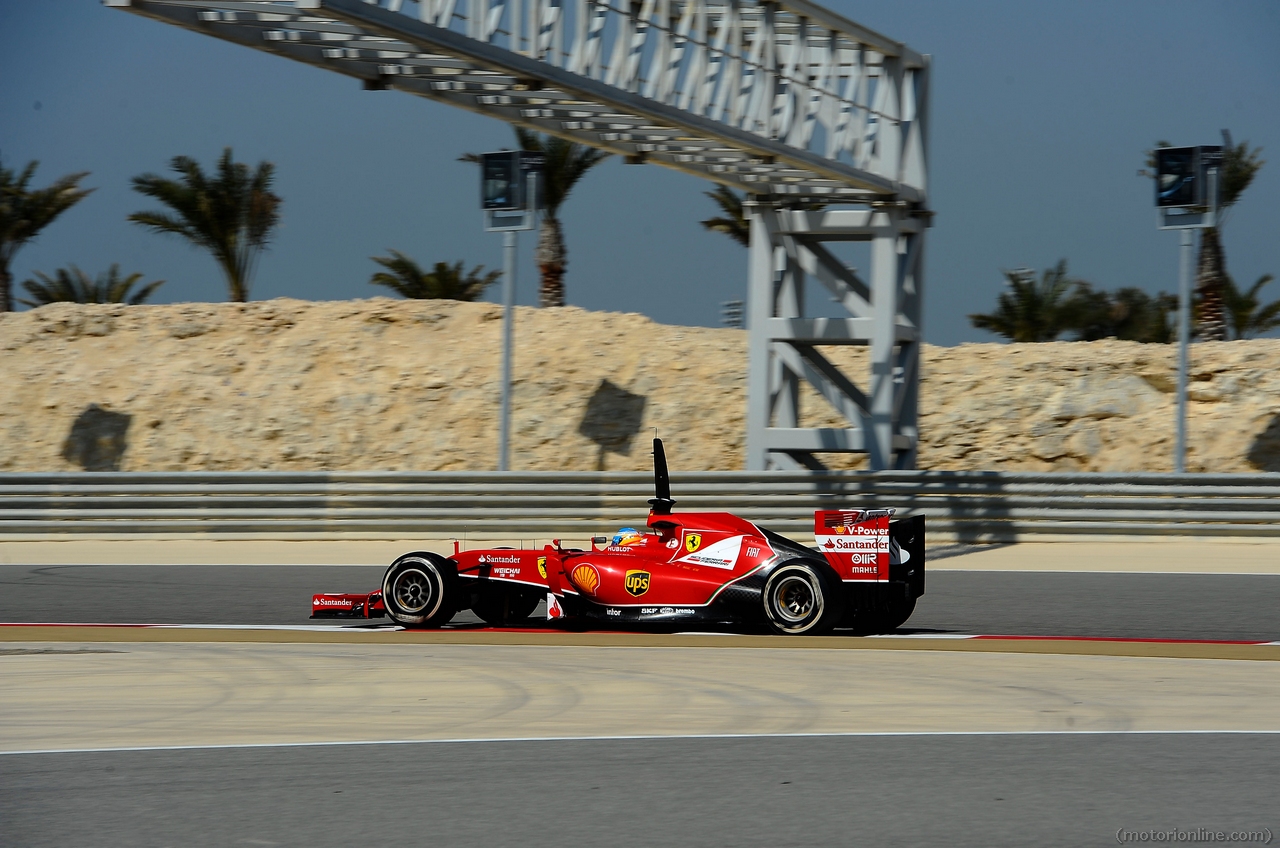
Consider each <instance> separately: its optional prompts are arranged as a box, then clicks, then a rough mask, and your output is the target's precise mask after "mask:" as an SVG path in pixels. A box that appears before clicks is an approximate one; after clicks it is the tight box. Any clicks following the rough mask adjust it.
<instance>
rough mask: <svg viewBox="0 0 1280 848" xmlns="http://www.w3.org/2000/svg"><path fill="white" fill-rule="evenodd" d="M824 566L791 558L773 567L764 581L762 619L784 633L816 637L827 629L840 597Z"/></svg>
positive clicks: (833, 621)
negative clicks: (763, 616)
mask: <svg viewBox="0 0 1280 848" xmlns="http://www.w3.org/2000/svg"><path fill="white" fill-rule="evenodd" d="M834 588H835V585H834V584H833V583H832V581H831V578H830V577H829V576H828V575H827V572H826V567H825V566H824V565H821V564H819V563H816V562H810V561H808V560H792V561H791V562H787V563H784V564H782V565H780V566H778V567H777V568H776V569H774V571H773V573H771V574H770V575H769V577H768V579H767V580H765V583H764V591H763V593H762V596H763V599H764V613H765V620H766V621H767V622H768V624H769V629H771V630H772V631H773V632H774V633H780V634H782V635H784V636H802V635H803V636H816V635H820V634H823V633H829V632H831V629H832V628H833V627H835V624H836V622H837V621H838V620H839V618H840V609H839V607H840V597H839V595H838V594H837V593H836V592H835V591H834Z"/></svg>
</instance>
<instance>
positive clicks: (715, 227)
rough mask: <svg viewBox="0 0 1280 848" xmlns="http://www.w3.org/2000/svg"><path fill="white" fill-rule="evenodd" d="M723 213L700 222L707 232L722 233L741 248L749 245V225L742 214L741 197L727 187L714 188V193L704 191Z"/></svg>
mask: <svg viewBox="0 0 1280 848" xmlns="http://www.w3.org/2000/svg"><path fill="white" fill-rule="evenodd" d="M703 194H705V195H706V196H707V197H709V198H711V199H712V200H713V201H715V204H716V205H717V206H719V207H720V211H721V212H722V213H724V214H723V215H721V216H717V217H715V218H708V219H706V220H705V221H702V222H700V223H701V224H702V226H704V227H706V228H707V229H708V230H711V231H713V232H717V233H724V234H725V235H727V236H728V237H729V238H731V239H733V240H734V241H736V242H737V243H738V244H740V245H742V246H743V247H747V246H749V245H750V244H751V224H750V223H749V222H748V221H747V217H746V214H745V213H744V212H743V206H742V203H743V199H744V198H743V197H742V196H741V195H739V194H738V193H737V192H736V191H734V190H733V189H731V188H729V187H728V186H722V185H721V186H716V187H715V190H714V191H704V192H703Z"/></svg>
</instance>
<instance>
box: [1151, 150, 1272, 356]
mask: <svg viewBox="0 0 1280 848" xmlns="http://www.w3.org/2000/svg"><path fill="white" fill-rule="evenodd" d="M1222 141H1223V145H1222V167H1221V170H1220V173H1219V180H1220V181H1221V186H1220V190H1219V201H1218V221H1217V225H1216V226H1213V227H1205V228H1204V229H1202V230H1201V231H1200V256H1199V259H1198V261H1197V263H1196V299H1197V301H1198V302H1197V304H1196V309H1195V315H1196V336H1197V337H1198V338H1200V339H1201V340H1203V341H1222V340H1223V339H1225V338H1226V337H1227V324H1226V315H1225V313H1224V305H1225V304H1224V298H1225V294H1226V286H1227V280H1228V279H1229V278H1228V276H1227V261H1226V257H1225V255H1224V254H1223V251H1222V227H1223V225H1224V224H1225V223H1226V222H1227V218H1228V212H1229V211H1230V209H1231V207H1232V206H1234V205H1235V204H1236V202H1237V201H1239V200H1240V196H1241V195H1242V194H1244V191H1245V189H1247V188H1248V187H1249V185H1250V184H1251V183H1252V182H1253V179H1254V177H1256V176H1257V175H1258V171H1259V170H1261V169H1262V166H1263V165H1265V164H1266V162H1265V160H1263V159H1260V158H1258V154H1259V153H1261V152H1262V148H1260V147H1255V148H1252V149H1251V148H1250V147H1249V142H1248V141H1242V142H1240V143H1239V144H1232V142H1231V133H1230V132H1228V131H1227V130H1223V131H1222ZM1169 146H1170V145H1169V142H1167V141H1159V142H1156V147H1169ZM1147 165H1148V167H1149V168H1151V169H1152V171H1151V173H1152V174H1153V175H1154V173H1155V170H1154V167H1155V152H1154V151H1151V150H1149V151H1147Z"/></svg>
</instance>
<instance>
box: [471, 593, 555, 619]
mask: <svg viewBox="0 0 1280 848" xmlns="http://www.w3.org/2000/svg"><path fill="white" fill-rule="evenodd" d="M545 594H546V593H545V592H544V593H542V594H534V593H531V592H528V591H521V590H519V589H516V588H513V587H510V586H500V587H493V586H486V587H485V588H483V589H481V590H480V591H479V592H477V593H476V597H475V600H474V601H473V602H472V604H471V611H472V612H474V613H475V614H476V615H478V616H479V617H480V619H481V620H482V621H483V622H484V623H485V624H487V625H489V626H490V627H507V626H510V625H512V624H521V623H523V622H525V621H527V620H528V618H529V616H531V615H533V611H534V610H535V609H537V607H538V602H539V601H541V600H542V599H543V597H544V596H545Z"/></svg>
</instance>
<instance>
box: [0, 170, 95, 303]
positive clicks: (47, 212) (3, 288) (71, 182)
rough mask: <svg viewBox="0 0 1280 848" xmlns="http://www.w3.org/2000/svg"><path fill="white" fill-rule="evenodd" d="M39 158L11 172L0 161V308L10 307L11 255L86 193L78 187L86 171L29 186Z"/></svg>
mask: <svg viewBox="0 0 1280 848" xmlns="http://www.w3.org/2000/svg"><path fill="white" fill-rule="evenodd" d="M38 164H39V163H38V162H36V161H34V160H33V161H31V162H28V163H27V165H26V167H24V168H23V169H22V170H21V171H20V172H18V173H16V174H15V173H14V172H13V171H12V170H11V169H9V168H6V167H4V163H3V162H0V311H5V312H8V311H9V310H11V309H12V308H13V303H12V297H13V295H12V291H11V289H10V284H11V280H12V278H11V277H10V273H9V267H10V264H11V263H12V261H13V257H14V255H15V254H16V253H17V252H18V250H19V249H20V248H21V247H22V246H23V245H24V244H27V243H28V242H30V241H31V240H32V239H34V238H35V237H36V236H37V235H38V234H39V233H40V231H41V230H43V229H44V228H45V227H47V226H49V225H50V224H51V223H53V222H54V221H55V220H56V219H57V218H58V216H60V215H61V214H62V213H63V212H66V211H67V210H68V209H70V208H71V207H72V206H74V205H76V204H77V203H79V202H80V201H81V200H83V199H84V198H86V197H88V196H89V195H90V194H91V193H92V192H93V189H91V188H90V189H85V188H81V187H80V181H81V180H83V179H84V178H85V177H87V176H88V175H89V172H88V171H82V172H80V173H76V174H67V175H66V176H63V177H59V178H58V179H56V180H54V181H53V182H52V183H50V184H49V185H47V186H45V187H44V188H38V189H33V188H31V181H32V179H34V178H35V173H36V167H37V166H38Z"/></svg>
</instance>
